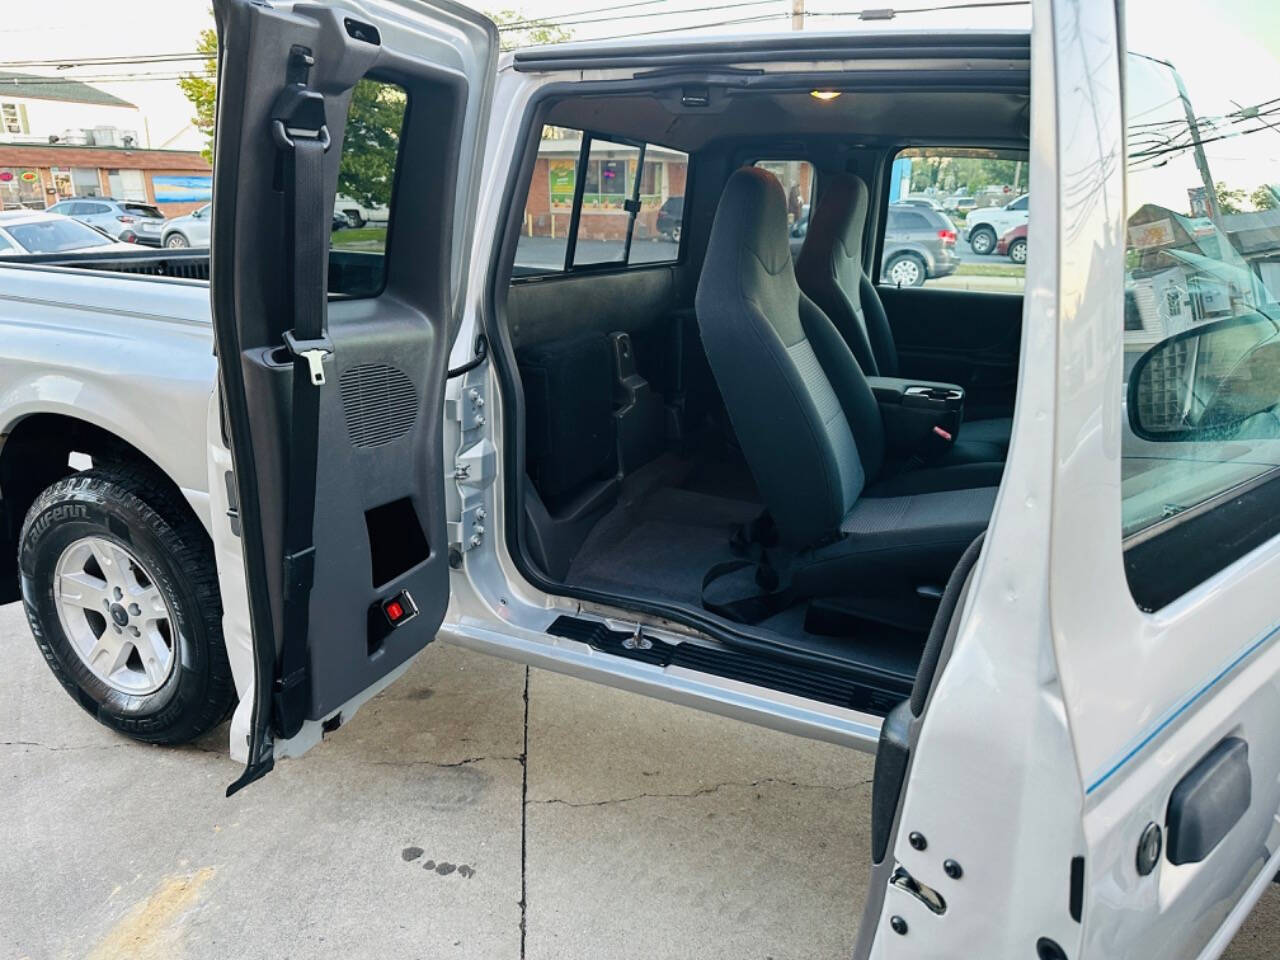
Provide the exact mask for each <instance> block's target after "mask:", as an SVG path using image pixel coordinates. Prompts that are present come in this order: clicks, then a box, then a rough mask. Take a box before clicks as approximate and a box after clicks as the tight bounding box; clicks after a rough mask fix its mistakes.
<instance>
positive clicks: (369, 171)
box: [338, 79, 406, 207]
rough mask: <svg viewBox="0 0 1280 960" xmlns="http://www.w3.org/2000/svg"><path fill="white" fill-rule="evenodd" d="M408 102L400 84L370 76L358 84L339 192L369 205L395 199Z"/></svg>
mask: <svg viewBox="0 0 1280 960" xmlns="http://www.w3.org/2000/svg"><path fill="white" fill-rule="evenodd" d="M405 105H406V99H405V94H404V91H403V90H402V89H401V88H400V87H397V86H394V85H392V84H389V83H379V82H378V81H376V80H368V79H365V80H360V81H359V82H357V83H356V86H355V90H354V91H353V92H352V94H351V107H350V108H349V109H348V111H347V129H346V134H345V138H346V139H345V141H344V142H343V144H342V160H341V161H340V163H339V165H338V192H339V193H342V194H345V195H346V196H348V197H351V198H352V199H353V200H357V201H359V202H360V203H361V204H363V205H364V206H366V207H384V206H386V205H387V204H389V203H390V202H391V183H392V179H393V174H394V173H395V169H396V153H397V151H398V150H399V149H400V128H401V126H402V125H403V124H404V111H405Z"/></svg>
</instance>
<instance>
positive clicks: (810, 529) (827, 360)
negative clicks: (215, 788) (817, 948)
mask: <svg viewBox="0 0 1280 960" xmlns="http://www.w3.org/2000/svg"><path fill="white" fill-rule="evenodd" d="M214 8H215V13H216V15H217V19H218V27H219V51H220V52H219V65H218V66H219V76H218V85H219V110H218V118H217V136H216V143H217V154H216V157H215V164H214V194H215V196H216V197H217V200H216V202H215V203H214V205H213V209H212V241H211V242H212V255H211V258H210V259H208V260H206V259H205V258H203V257H202V256H201V255H200V254H199V253H197V252H195V251H191V252H190V253H184V254H182V255H179V256H174V257H166V256H165V255H163V254H150V255H141V256H140V258H139V259H136V260H125V259H123V258H106V259H103V258H97V259H96V260H95V259H85V260H83V261H81V262H80V263H79V264H78V265H76V264H74V263H73V262H72V261H71V260H70V259H64V260H61V261H58V262H57V263H43V264H42V263H35V262H28V263H23V264H20V265H14V266H5V267H0V436H2V437H3V445H2V446H0V515H2V517H3V534H4V537H5V538H6V543H4V544H3V545H0V547H2V549H0V556H3V557H5V558H13V557H16V569H13V568H11V569H9V570H7V571H4V573H5V574H6V575H5V576H4V577H3V578H2V581H0V582H3V584H4V587H5V588H6V589H8V590H9V591H10V593H9V594H8V595H9V597H14V596H16V595H17V589H18V588H19V587H20V588H21V594H22V597H23V600H24V602H25V605H26V609H27V611H28V615H29V619H30V621H31V626H32V630H33V633H34V634H35V638H36V641H37V643H39V644H40V646H41V648H42V650H43V652H44V654H45V657H46V660H47V661H48V663H49V666H50V668H51V670H52V671H53V672H54V674H55V675H56V676H57V677H58V679H59V680H60V682H62V684H63V685H64V686H65V687H66V689H67V691H68V692H69V693H70V694H71V695H72V696H73V697H75V698H76V700H77V701H78V702H79V703H80V704H81V705H82V706H83V707H84V708H85V709H86V710H87V711H88V712H90V713H91V714H93V715H94V716H95V717H96V718H97V719H98V720H99V721H101V722H103V723H106V724H108V725H110V726H112V727H114V728H115V729H118V730H120V731H122V732H124V733H126V734H129V735H131V736H134V737H137V738H139V739H143V740H149V741H153V742H175V741H181V740H183V739H187V738H189V737H191V736H193V735H194V734H196V733H198V732H200V731H202V730H206V729H208V728H210V727H211V726H212V725H214V724H216V723H217V722H219V721H220V720H222V719H223V718H224V717H225V716H226V715H227V714H228V713H229V712H230V713H231V723H230V728H229V729H230V733H229V739H230V744H229V745H230V748H231V752H232V754H233V756H235V757H236V758H237V759H239V760H242V761H243V762H244V763H245V768H244V773H243V774H242V776H241V777H240V778H239V779H238V780H237V781H236V782H235V783H234V784H232V785H231V788H230V789H232V790H235V789H241V788H243V787H245V786H247V785H248V784H251V783H252V782H253V781H255V780H256V779H257V778H259V777H262V776H266V775H268V774H269V772H270V771H271V769H272V768H273V765H274V764H275V763H276V762H277V761H279V760H280V758H282V757H288V756H297V755H299V754H301V753H302V752H304V751H305V750H306V749H308V748H310V747H312V746H314V745H315V744H317V743H319V742H320V740H321V738H322V735H323V734H325V733H328V732H332V731H335V730H337V729H338V728H340V727H341V726H342V725H343V724H344V723H345V722H346V721H347V720H348V719H349V718H350V717H351V715H352V712H353V711H354V710H356V709H357V708H358V707H359V706H360V704H361V703H362V702H363V701H364V700H366V699H367V698H368V697H370V696H372V695H373V694H374V693H375V692H377V691H378V690H379V689H382V688H383V687H384V686H386V685H387V684H389V683H391V682H393V681H394V680H395V679H396V677H397V676H399V674H400V673H401V672H402V671H403V670H404V669H405V668H406V666H407V664H408V663H409V662H410V660H411V659H412V658H413V657H414V656H415V655H417V654H418V653H419V652H420V651H421V650H422V649H423V648H424V647H425V646H426V645H427V644H429V643H431V642H433V641H434V640H435V639H436V638H437V637H439V638H444V639H447V640H450V641H452V642H455V643H460V644H465V645H468V646H470V647H472V648H475V649H479V650H483V651H487V652H490V653H493V654H496V655H500V656H504V657H508V658H511V659H514V660H518V661H521V662H524V663H528V664H532V665H535V666H538V667H541V668H546V669H552V670H559V671H563V672H567V673H572V674H575V675H578V676H582V677H586V678H590V679H592V680H595V681H598V682H601V683H607V684H612V685H615V686H619V687H623V688H626V689H629V690H634V691H638V692H642V693H645V694H648V695H651V696H656V697H662V698H665V699H668V700H671V701H675V702H679V703H683V704H686V705H689V706H692V707H696V708H698V709H703V710H711V711H717V712H719V713H722V714H726V715H729V716H733V717H737V718H740V719H743V720H747V721H750V722H754V723H760V724H767V725H769V726H772V727H774V728H777V729H781V730H786V731H790V732H792V733H795V734H799V735H803V736H808V737H815V738H822V739H825V740H829V741H832V742H835V743H839V744H844V745H846V746H848V747H850V748H852V749H858V750H863V751H867V752H873V753H874V754H875V756H876V768H875V777H874V783H873V792H872V817H871V824H872V829H871V834H872V836H871V838H870V844H869V855H870V860H871V861H872V872H871V879H870V882H869V884H868V889H867V894H866V899H865V903H864V907H863V923H862V925H861V928H860V932H859V936H858V942H857V943H856V944H855V945H854V948H853V951H852V955H853V956H855V957H856V958H859V960H865V958H871V957H877V958H881V957H883V958H908V957H941V956H948V957H949V956H981V957H1002V958H1003V957H1010V958H1015V957H1030V956H1038V957H1040V958H1042V960H1046V958H1065V957H1071V958H1081V957H1088V958H1112V957H1130V958H1151V960H1156V958H1160V960H1165V958H1172V957H1179V958H1191V957H1204V958H1208V957H1213V956H1217V955H1219V954H1220V953H1221V951H1222V950H1223V949H1224V947H1225V945H1226V943H1227V942H1228V940H1229V939H1230V937H1231V936H1232V934H1233V932H1234V931H1235V930H1236V929H1237V928H1238V927H1239V925H1240V923H1241V922H1242V920H1243V917H1244V915H1245V914H1246V913H1247V911H1248V910H1249V909H1250V907H1251V906H1252V904H1253V903H1255V902H1256V901H1257V899H1258V898H1259V897H1260V896H1261V895H1262V892H1263V890H1264V889H1265V888H1266V886H1267V885H1268V884H1269V883H1270V882H1271V879H1272V878H1273V877H1274V876H1275V875H1276V873H1277V870H1280V818H1278V816H1277V815H1278V814H1280V738H1278V737H1276V735H1275V731H1276V730H1277V729H1278V728H1280V696H1278V695H1277V690H1278V689H1280V603H1278V602H1277V599H1276V589H1275V584H1276V582H1277V578H1280V509H1277V504H1278V503H1280V418H1278V417H1277V416H1276V412H1277V410H1278V409H1280V394H1278V392H1277V386H1276V385H1277V383H1280V374H1278V373H1277V371H1280V304H1277V300H1276V297H1275V296H1274V295H1273V294H1272V292H1271V289H1270V288H1271V287H1272V286H1274V285H1276V280H1277V279H1278V278H1277V276H1276V270H1275V266H1276V261H1277V260H1280V223H1277V221H1276V219H1275V215H1274V210H1270V209H1254V210H1246V211H1245V212H1243V213H1240V212H1235V213H1233V212H1231V211H1232V210H1239V209H1240V205H1241V204H1244V203H1245V200H1244V199H1243V198H1247V197H1252V196H1257V197H1260V198H1262V199H1260V200H1257V201H1254V203H1256V204H1257V205H1258V206H1260V207H1262V206H1265V202H1266V198H1267V197H1271V196H1272V194H1274V190H1272V192H1271V194H1269V193H1267V189H1266V188H1265V186H1264V185H1266V184H1275V183H1278V182H1280V175H1277V165H1276V160H1275V151H1274V150H1273V148H1272V147H1273V140H1274V136H1275V133H1274V129H1273V127H1272V125H1271V123H1272V122H1271V120H1270V119H1269V116H1270V115H1271V114H1273V113H1274V112H1275V110H1276V107H1275V101H1274V99H1273V98H1274V94H1275V91H1274V90H1273V89H1271V88H1269V87H1266V86H1265V85H1261V86H1254V80H1255V79H1260V78H1266V77H1273V76H1275V75H1276V70H1275V67H1276V65H1277V62H1276V54H1275V50H1274V48H1269V47H1266V46H1265V45H1261V44H1259V43H1258V42H1256V38H1257V37H1259V36H1263V35H1265V31H1266V30H1268V29H1271V28H1272V27H1273V23H1272V22H1271V21H1268V20H1267V18H1266V16H1265V15H1264V14H1263V13H1261V12H1258V11H1256V10H1252V9H1249V8H1246V7H1241V8H1240V9H1238V10H1237V11H1236V16H1235V17H1233V18H1216V19H1213V20H1212V21H1208V20H1205V18H1203V17H1197V16H1196V15H1195V13H1194V12H1192V11H1186V12H1184V11H1180V10H1176V9H1172V8H1170V6H1169V5H1168V4H1167V3H1161V2H1155V0H1126V2H1124V3H1122V4H1113V3H1092V4H1082V3H1079V2H1077V0H1035V2H1034V3H1033V4H1031V8H1030V12H1031V21H1030V25H1029V26H1028V25H1027V24H1026V23H1025V22H1024V23H1023V24H1022V26H1021V27H1018V28H1015V29H1005V30H990V31H987V30H976V29H973V28H972V27H969V28H953V27H951V26H944V25H940V24H938V23H936V22H933V21H932V20H930V19H929V18H930V17H934V16H935V13H936V11H934V10H933V8H919V7H917V8H913V10H912V11H907V10H903V11H901V14H894V13H893V12H892V11H885V10H877V11H864V13H865V14H868V15H873V16H872V17H871V19H872V21H873V22H869V23H859V24H858V25H857V27H856V29H853V30H850V31H848V32H843V31H829V32H824V31H815V32H812V33H810V32H808V31H806V32H803V33H796V34H787V35H761V36H758V37H752V38H746V39H744V38H729V39H719V38H702V37H691V36H685V35H681V36H675V37H673V38H668V39H661V40H654V39H652V38H643V37H641V38H636V39H635V40H630V41H623V42H618V43H588V44H567V45H560V46H555V47H548V48H541V49H534V50H525V51H518V52H516V53H515V54H514V55H512V56H508V57H506V58H504V59H502V60H501V61H499V59H498V57H497V52H496V51H497V39H498V34H497V30H496V28H495V27H494V25H493V24H492V23H490V22H489V21H488V20H486V19H485V18H483V17H481V16H480V15H478V14H476V13H474V12H473V11H471V10H468V9H466V8H463V7H461V6H458V5H456V4H454V3H451V2H448V0H350V2H349V3H347V2H339V0H334V2H318V3H312V2H308V3H301V2H299V3H275V4H265V3H261V2H257V0H215V2H214ZM967 12H968V11H966V13H967ZM1022 12H1023V13H1025V12H1026V11H1022ZM920 14H924V18H923V19H915V20H913V21H910V23H911V25H910V26H907V25H904V23H903V22H902V20H907V19H908V17H909V16H919V15H920ZM899 18H901V19H899ZM1245 61H1248V66H1249V67H1250V68H1251V69H1248V70H1245V69H1240V67H1241V66H1242V65H1243V64H1244V63H1245ZM1171 63H1177V65H1178V69H1179V70H1186V71H1187V77H1186V83H1185V86H1184V83H1183V81H1182V79H1181V78H1180V76H1179V74H1178V73H1177V71H1175V70H1174V68H1173V66H1172V65H1171ZM1201 81H1207V82H1204V83H1202V82H1201ZM1237 84H1238V85H1239V88H1238V89H1237V87H1236V85H1237ZM1186 88H1191V91H1192V94H1195V95H1196V96H1199V94H1198V93H1197V91H1200V90H1206V89H1207V90H1208V93H1207V94H1205V96H1207V97H1209V98H1210V99H1207V100H1194V101H1193V100H1192V99H1191V94H1188V92H1187V89H1186ZM1214 97H1217V98H1219V99H1216V100H1215V99H1213V98H1214ZM1233 101H1234V102H1233ZM1192 102H1195V103H1196V108H1195V109H1194V110H1193V109H1192V108H1191V106H1190V104H1191V103H1192ZM1241 104H1244V105H1245V106H1243V107H1242V106H1241ZM370 149H373V150H376V151H380V152H379V153H378V156H377V157H376V158H374V159H376V161H377V162H376V163H373V162H366V163H361V164H357V165H355V166H359V167H360V168H361V169H366V170H368V169H375V170H383V171H386V173H385V175H384V176H385V182H383V183H382V184H381V186H383V187H386V190H387V192H388V193H389V203H388V204H387V210H388V222H387V224H386V225H385V226H380V225H370V224H366V226H365V227H363V228H360V230H359V231H354V230H353V231H352V232H351V234H350V235H349V236H348V237H347V238H346V239H345V240H344V241H343V242H342V243H331V242H330V238H329V232H330V227H331V218H332V211H333V200H334V197H335V195H336V194H337V193H338V192H339V189H340V185H341V183H342V181H341V179H340V178H341V177H342V176H345V174H344V173H343V172H342V170H343V169H344V166H343V164H342V158H343V156H344V152H345V151H349V150H370ZM362 159H363V160H366V161H367V160H370V158H369V157H364V158H362ZM349 168H350V165H349V166H348V167H347V169H349ZM966 170H968V171H971V172H972V171H974V170H978V172H980V173H981V174H982V178H983V179H985V180H987V181H991V182H1005V183H1008V184H1012V183H1017V184H1019V186H1020V189H1021V188H1023V184H1025V189H1026V190H1027V192H1028V197H1029V200H1028V211H1027V214H1028V219H1027V226H1028V231H1027V240H1028V249H1029V250H1030V251H1032V253H1031V256H1030V258H1029V259H1028V261H1027V264H1026V270H1025V281H1024V280H1023V279H1022V278H1019V279H1018V280H1017V281H1015V282H1012V283H1010V284H1009V285H1008V286H1007V287H1006V288H1005V289H1006V290H1007V292H993V291H990V290H987V291H980V290H967V289H963V288H960V287H957V286H945V285H943V286H938V285H934V284H933V283H932V282H930V283H926V284H925V285H924V286H923V287H914V288H912V287H908V286H906V285H903V286H902V287H900V288H899V287H896V286H887V285H881V284H877V283H876V282H875V280H874V279H873V278H875V277H876V276H877V271H876V269H875V266H876V265H877V264H878V263H879V262H880V255H881V253H882V250H883V247H884V243H885V228H886V219H887V217H886V214H887V211H888V209H889V204H890V198H891V196H895V195H897V196H901V195H910V193H912V192H915V191H918V190H920V189H923V188H925V187H929V188H933V189H935V190H950V189H952V188H953V187H954V186H956V185H957V184H956V183H953V182H952V181H954V180H956V178H957V177H958V176H960V175H961V174H962V173H964V171H966ZM1015 170H1016V171H1018V172H1017V173H1015V172H1014V171H1015ZM1027 170H1029V173H1028V174H1027V176H1025V177H1024V176H1023V175H1022V172H1023V171H1027ZM1211 170H1212V171H1215V172H1214V173H1212V174H1211V173H1210V171H1211ZM800 171H807V172H805V173H803V174H802V173H800ZM1002 171H1007V173H1006V172H1002ZM965 176H968V174H965ZM780 177H792V178H793V179H792V182H791V183H790V187H792V188H795V189H788V187H787V186H784V184H783V183H782V182H781V179H780ZM891 181H893V182H891ZM974 182H976V180H974ZM802 186H807V188H809V189H810V190H811V197H812V200H811V203H810V207H809V210H810V213H809V219H808V227H807V230H806V233H805V237H804V242H803V245H802V247H801V249H800V250H799V253H798V255H797V256H796V257H795V259H794V261H793V255H792V250H791V248H790V239H791V237H790V233H791V227H792V226H793V225H794V222H795V220H796V219H797V213H800V212H802V211H803V203H802V200H803V197H802V191H801V187H802ZM676 196H678V197H680V198H681V203H680V209H681V223H680V230H679V238H678V240H675V239H673V237H672V235H671V233H670V231H669V230H666V231H664V230H661V229H658V228H657V215H658V213H659V211H660V210H661V209H662V208H663V205H664V204H666V203H667V201H669V200H670V199H671V198H672V197H676ZM1272 200H1274V197H1272ZM793 201H795V202H793ZM339 247H343V248H344V249H337V248H339ZM86 268H87V269H86ZM129 272H139V273H144V274H150V276H128V275H123V274H128V273H129ZM206 274H208V276H207V281H208V282H207V283H206V282H205V277H206ZM326 278H327V281H326ZM1024 282H1025V286H1023V283H1024ZM215 349H216V354H217V357H218V358H219V360H218V363H217V364H215V362H214V359H213V354H214V351H215ZM6 562H11V561H9V560H6ZM645 734H646V731H643V730H637V731H635V735H636V736H644V735H645ZM830 802H832V803H847V802H852V801H850V800H849V799H848V798H847V797H833V799H832V800H831V801H830ZM674 837H675V832H674V831H673V842H676V839H675V838H674Z"/></svg>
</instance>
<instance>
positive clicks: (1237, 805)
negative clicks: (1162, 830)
mask: <svg viewBox="0 0 1280 960" xmlns="http://www.w3.org/2000/svg"><path fill="white" fill-rule="evenodd" d="M1252 793H1253V775H1252V773H1251V771H1250V770H1249V745H1248V744H1247V743H1245V741H1243V740H1241V739H1240V738H1239V737H1228V738H1227V739H1225V740H1223V741H1222V742H1221V743H1219V744H1218V745H1217V746H1216V747H1214V748H1213V749H1212V750H1210V751H1209V752H1208V753H1207V754H1206V755H1205V756H1204V758H1203V759H1202V760H1201V761H1200V762H1199V763H1197V764H1196V765H1195V766H1194V767H1192V768H1191V771H1190V772H1189V773H1187V775H1186V776H1185V777H1183V778H1182V779H1181V780H1179V781H1178V785H1177V786H1176V787H1174V788H1173V793H1172V794H1170V795H1169V809H1168V813H1167V815H1166V817H1165V823H1166V828H1167V832H1168V837H1169V842H1168V856H1169V861H1170V862H1171V863H1178V864H1182V863H1199V862H1200V861H1201V860H1203V859H1204V858H1205V857H1207V856H1208V855H1209V853H1210V852H1211V851H1212V850H1213V848H1214V847H1216V846H1217V845H1218V844H1219V843H1220V842H1221V841H1222V838H1223V837H1225V836H1226V835H1227V833H1228V832H1229V831H1230V830H1231V828H1232V827H1234V826H1235V825H1236V824H1237V823H1238V822H1239V821H1240V818H1241V817H1243V816H1244V814H1245V811H1246V810H1248V809H1249V802H1250V799H1251V797H1252Z"/></svg>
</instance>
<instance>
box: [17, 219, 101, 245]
mask: <svg viewBox="0 0 1280 960" xmlns="http://www.w3.org/2000/svg"><path fill="white" fill-rule="evenodd" d="M7 229H8V231H9V235H10V236H12V237H13V238H14V239H15V240H17V241H18V243H20V244H22V246H24V247H25V248H26V249H27V251H28V252H29V253H65V252H66V251H68V250H83V249H84V248H86V247H100V246H103V245H104V244H108V243H110V242H111V241H110V240H108V239H107V238H106V237H104V236H103V235H102V234H100V233H98V231H97V230H94V229H93V228H92V227H86V226H85V225H84V224H83V223H79V222H78V221H76V220H68V219H63V218H62V217H57V218H51V219H49V220H34V221H32V222H30V223H14V224H10V225H9V227H8V228H7Z"/></svg>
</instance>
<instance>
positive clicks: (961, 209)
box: [943, 196, 978, 216]
mask: <svg viewBox="0 0 1280 960" xmlns="http://www.w3.org/2000/svg"><path fill="white" fill-rule="evenodd" d="M977 206H978V200H977V198H976V197H967V196H966V197H948V198H947V201H946V203H944V204H943V209H944V211H945V212H946V213H952V214H958V215H960V216H966V215H967V214H968V213H969V212H970V211H971V210H974V209H976V208H977Z"/></svg>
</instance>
